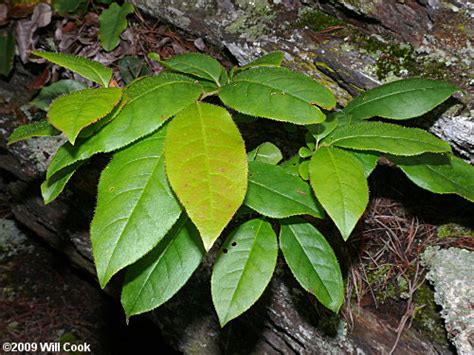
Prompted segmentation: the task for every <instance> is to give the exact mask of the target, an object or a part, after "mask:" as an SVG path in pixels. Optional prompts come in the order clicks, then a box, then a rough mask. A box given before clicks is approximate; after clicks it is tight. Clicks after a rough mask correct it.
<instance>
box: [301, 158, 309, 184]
mask: <svg viewBox="0 0 474 355" xmlns="http://www.w3.org/2000/svg"><path fill="white" fill-rule="evenodd" d="M309 162H310V161H309V160H305V161H302V162H301V163H300V165H299V166H298V175H299V176H300V177H301V178H302V179H303V180H305V181H308V180H309Z"/></svg>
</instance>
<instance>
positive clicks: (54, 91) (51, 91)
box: [30, 79, 87, 111]
mask: <svg viewBox="0 0 474 355" xmlns="http://www.w3.org/2000/svg"><path fill="white" fill-rule="evenodd" d="M86 88H87V85H86V84H84V83H81V82H80V81H77V80H70V79H64V80H59V81H56V82H54V83H53V84H51V85H49V86H45V87H44V88H42V89H41V91H40V92H39V94H38V95H37V96H36V97H35V98H34V99H33V100H32V101H31V102H30V104H32V105H34V106H36V107H38V108H39V109H41V110H43V111H48V107H49V105H50V104H51V102H53V100H54V99H56V98H57V97H58V96H60V95H64V94H70V93H72V92H74V91H78V90H83V89H86Z"/></svg>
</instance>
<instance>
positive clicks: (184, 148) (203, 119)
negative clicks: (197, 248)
mask: <svg viewBox="0 0 474 355" xmlns="http://www.w3.org/2000/svg"><path fill="white" fill-rule="evenodd" d="M183 137H184V139H183ZM165 156H166V172H167V174H168V178H169V181H170V184H171V186H172V187H173V190H174V192H175V193H176V195H177V196H178V198H179V200H180V201H181V203H182V204H183V206H184V207H185V209H186V212H187V213H188V215H189V217H190V218H191V220H192V221H193V223H194V224H195V225H196V227H197V228H198V230H199V232H200V234H201V237H202V239H203V242H204V246H205V248H206V250H209V249H210V247H211V246H212V244H213V243H214V241H215V240H216V239H217V237H218V236H219V234H220V233H221V232H222V230H223V229H224V227H225V226H226V225H227V223H228V222H229V221H230V219H231V218H232V216H233V215H234V213H235V212H236V211H237V209H238V208H239V207H240V205H241V204H242V202H243V200H244V197H245V191H246V189H247V157H246V154H245V145H244V141H243V139H242V137H241V136H240V132H239V130H238V128H237V126H236V125H235V123H234V122H233V121H232V118H231V117H230V115H229V113H228V112H227V111H226V110H225V109H223V108H221V107H218V106H214V105H211V104H206V103H194V104H192V105H190V106H189V107H188V108H186V109H185V110H183V111H181V112H180V113H179V114H178V115H176V117H175V118H174V119H173V120H172V121H171V123H170V125H169V129H168V135H167V137H166V149H165ZM191 173H192V174H193V180H190V179H189V174H191ZM201 189H202V191H203V192H202V193H201Z"/></svg>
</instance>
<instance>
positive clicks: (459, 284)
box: [422, 247, 474, 355]
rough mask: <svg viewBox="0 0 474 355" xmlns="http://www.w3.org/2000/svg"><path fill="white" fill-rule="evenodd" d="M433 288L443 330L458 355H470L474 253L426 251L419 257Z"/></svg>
mask: <svg viewBox="0 0 474 355" xmlns="http://www.w3.org/2000/svg"><path fill="white" fill-rule="evenodd" d="M422 261H423V264H424V265H425V266H426V267H427V268H428V269H429V272H428V274H427V278H428V280H430V282H431V283H432V284H433V286H434V288H435V301H436V303H437V304H439V305H440V306H441V307H442V309H443V311H442V312H441V316H442V317H443V318H444V321H445V326H446V330H447V332H448V335H449V337H450V339H451V341H452V343H453V344H454V345H455V346H456V349H457V351H458V353H459V354H466V355H467V354H473V353H474V344H473V342H472V339H473V337H474V307H473V300H474V287H473V286H474V274H473V272H472V271H473V270H474V252H471V251H468V250H465V249H458V248H449V249H439V248H438V247H429V248H427V249H426V250H425V252H424V253H423V255H422Z"/></svg>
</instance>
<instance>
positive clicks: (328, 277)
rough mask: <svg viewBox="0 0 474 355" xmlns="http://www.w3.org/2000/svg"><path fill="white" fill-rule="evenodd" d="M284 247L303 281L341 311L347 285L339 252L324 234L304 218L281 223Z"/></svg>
mask: <svg viewBox="0 0 474 355" xmlns="http://www.w3.org/2000/svg"><path fill="white" fill-rule="evenodd" d="M280 248H281V250H282V252H283V256H284V257H285V260H286V262H287V264H288V266H289V267H290V270H291V272H292V273H293V275H294V276H295V278H296V280H297V281H298V282H299V284H300V285H301V286H302V287H303V288H304V289H305V290H306V291H308V292H310V293H312V294H313V295H315V296H316V298H317V299H318V300H319V302H321V303H322V304H323V305H324V306H325V307H327V308H328V309H330V310H331V311H333V312H337V311H338V310H339V308H340V307H341V305H342V302H343V299H344V284H343V280H342V273H341V269H340V267H339V263H338V262H337V258H336V255H335V254H334V251H333V250H332V248H331V246H330V245H329V244H328V242H327V241H326V239H325V238H324V236H323V235H322V234H321V233H320V232H319V231H318V230H317V229H316V228H315V227H313V226H312V225H311V224H309V223H307V222H305V221H304V220H302V219H299V218H292V219H290V220H288V221H286V222H285V223H283V224H282V225H281V229H280Z"/></svg>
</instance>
